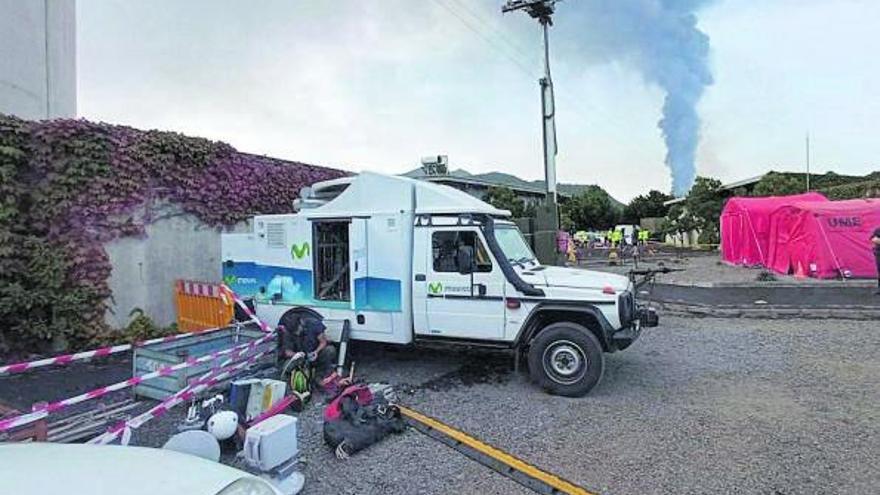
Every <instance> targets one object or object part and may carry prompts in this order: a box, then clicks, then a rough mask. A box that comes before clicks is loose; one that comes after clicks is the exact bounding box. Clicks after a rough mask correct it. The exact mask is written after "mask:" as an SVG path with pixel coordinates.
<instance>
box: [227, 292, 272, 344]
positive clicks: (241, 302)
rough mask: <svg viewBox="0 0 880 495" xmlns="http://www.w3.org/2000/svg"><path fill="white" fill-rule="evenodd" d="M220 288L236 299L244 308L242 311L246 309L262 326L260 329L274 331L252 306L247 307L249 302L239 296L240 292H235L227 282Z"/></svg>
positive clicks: (251, 317)
mask: <svg viewBox="0 0 880 495" xmlns="http://www.w3.org/2000/svg"><path fill="white" fill-rule="evenodd" d="M220 288H221V289H222V290H223V292H225V293H227V294H228V295H229V297H231V298H232V300H233V301H235V304H237V305H238V306H239V307H240V308H241V309H242V311H244V312H245V313H246V314H247V315H248V317H249V318H250V319H251V321H253V322H254V323H256V324H257V325H259V326H260V329H262V330H263V331H264V332H267V333H268V332H271V331H272V329H271V328H269V325H268V324H266V322H265V321H263V320H261V319H259V318H257V315H256V314H254V312H253V311H251V308H249V307H247V304H245V303H244V301H243V300H242V299H241V298H240V297H238V294H236V293H235V292H233V290H232V289H230V288H229V286H227V285H226V284H220Z"/></svg>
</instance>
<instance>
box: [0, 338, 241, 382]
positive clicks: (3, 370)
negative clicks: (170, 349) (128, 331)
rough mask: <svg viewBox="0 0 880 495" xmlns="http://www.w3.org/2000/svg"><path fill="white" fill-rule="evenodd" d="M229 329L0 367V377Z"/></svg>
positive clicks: (158, 339) (116, 346) (146, 341)
mask: <svg viewBox="0 0 880 495" xmlns="http://www.w3.org/2000/svg"><path fill="white" fill-rule="evenodd" d="M226 328H229V327H217V328H206V329H205V330H199V331H197V332H190V333H180V334H176V335H169V336H167V337H159V338H156V339H150V340H144V341H142V342H137V343H135V344H122V345H114V346H109V347H101V348H99V349H93V350H91V351H82V352H77V353H74V354H65V355H63V356H55V357H51V358H46V359H39V360H37V361H27V362H21V363H13V364H7V365H3V366H0V375H11V374H14V373H22V372H24V371H29V370H32V369H34V368H42V367H44V366H62V365H66V364H70V363H72V362H74V361H86V360H89V359H92V358H96V357H104V356H109V355H110V354H116V353H119V352H125V351H130V350H131V349H132V348H134V347H135V346H145V345H151V344H159V343H163V342H171V341H173V340H179V339H185V338H187V337H193V336H195V335H203V334H206V333H210V332H216V331H218V330H223V329H226Z"/></svg>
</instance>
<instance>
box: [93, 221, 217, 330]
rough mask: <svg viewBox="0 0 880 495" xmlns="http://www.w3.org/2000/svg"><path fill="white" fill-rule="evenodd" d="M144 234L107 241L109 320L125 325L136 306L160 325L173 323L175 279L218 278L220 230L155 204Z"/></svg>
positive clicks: (117, 324)
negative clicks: (111, 293)
mask: <svg viewBox="0 0 880 495" xmlns="http://www.w3.org/2000/svg"><path fill="white" fill-rule="evenodd" d="M153 214H154V218H158V220H156V221H155V222H154V223H153V224H151V225H149V226H148V227H147V237H146V238H124V239H118V240H115V241H112V242H110V243H108V244H107V245H105V249H106V250H107V253H108V254H109V256H110V263H111V264H112V266H113V271H112V273H111V275H110V289H111V290H112V291H113V300H114V301H113V305H112V311H111V312H108V313H107V316H106V320H107V323H108V324H110V325H111V326H113V327H124V326H125V325H127V324H128V321H129V313H130V312H131V310H132V309H134V308H141V309H143V310H144V311H145V312H146V314H147V315H149V316H150V317H151V318H153V320H154V321H155V322H156V323H158V324H160V325H169V324H171V323H173V322H174V321H176V319H177V314H176V310H175V307H174V281H175V280H177V279H181V278H182V279H189V280H202V281H208V282H219V281H220V277H221V271H222V267H221V261H220V230H219V229H215V228H210V227H207V226H205V225H204V224H202V223H201V222H199V221H198V219H196V218H195V217H193V216H192V215H188V214H184V213H182V212H180V210H179V209H178V208H177V207H175V206H173V205H167V204H166V205H162V206H159V207H156V208H154V212H153Z"/></svg>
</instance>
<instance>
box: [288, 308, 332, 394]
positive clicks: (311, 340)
mask: <svg viewBox="0 0 880 495" xmlns="http://www.w3.org/2000/svg"><path fill="white" fill-rule="evenodd" d="M297 326H298V328H294V329H288V328H285V327H283V326H282V327H281V342H280V344H281V345H280V347H281V349H280V351H281V355H282V359H283V360H284V361H286V362H287V364H286V365H285V366H284V369H285V370H287V369H290V368H291V365H292V364H293V363H294V362H296V361H297V360H298V359H305V361H306V362H308V363H309V364H310V365H311V366H312V368H314V371H315V376H316V377H317V379H318V380H319V381H321V382H323V380H324V379H326V378H328V377H331V376H332V377H335V372H334V370H333V368H334V366H335V365H336V347H334V346H333V344H331V343H330V340H329V339H328V338H327V334H326V333H325V331H326V330H327V327H326V326H324V323H323V322H321V320H318V319H315V318H308V317H305V318H301V319H300V320H299V321H298V322H297Z"/></svg>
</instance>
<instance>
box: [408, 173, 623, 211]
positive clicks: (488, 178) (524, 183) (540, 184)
mask: <svg viewBox="0 0 880 495" xmlns="http://www.w3.org/2000/svg"><path fill="white" fill-rule="evenodd" d="M403 175H405V176H407V177H420V176H422V175H423V174H422V169H421V168H417V169H414V170H410V171H409V172H407V173H405V174H403ZM449 175H451V176H453V177H460V178H463V179H477V180H481V181H484V182H489V183H492V184H495V185H498V186H508V187H520V188H523V189H537V190H543V189H544V187H545V186H544V181H543V180H531V181H529V180H524V179H520V178H519V177H517V176H515V175H511V174H507V173H504V172H486V173H483V174H472V173H470V172H468V171H467V170H462V169H456V170H451V171H449ZM557 188H558V190H559V192H560V193H561V194H565V195H569V196H575V195H577V194H580V193H582V192H583V191H585V190H587V189H592V188H599V189H600V190H602V191H604V192H605V194H608V192H607V191H605V190H604V189H602V188H601V187H600V186H598V185H595V184H562V183H559V184H557ZM608 197H609V198H610V199H611V204H612V205H614V207H615V208H617V209H620V210H623V207H624V206H625V205H624V204H623V203H621V202H620V201H618V200H617V199H615V198H614V197H613V196H611V195H610V194H608Z"/></svg>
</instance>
